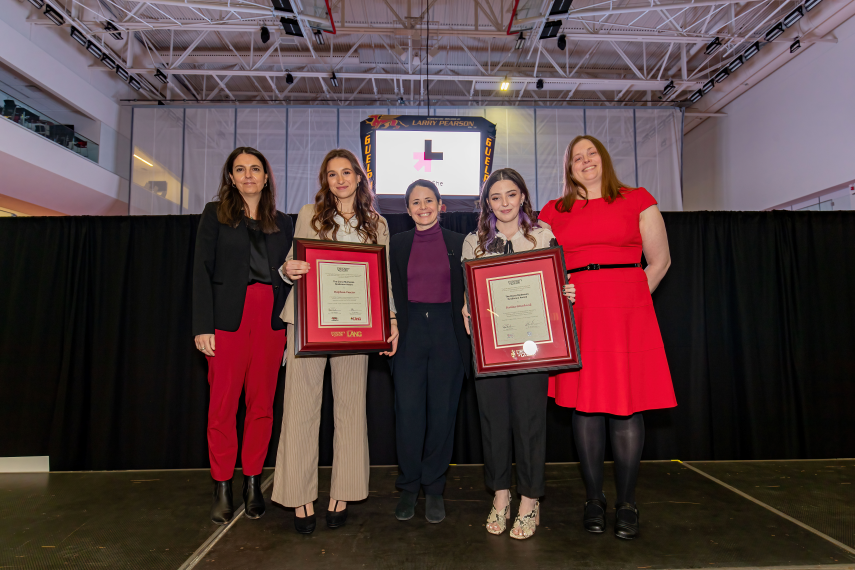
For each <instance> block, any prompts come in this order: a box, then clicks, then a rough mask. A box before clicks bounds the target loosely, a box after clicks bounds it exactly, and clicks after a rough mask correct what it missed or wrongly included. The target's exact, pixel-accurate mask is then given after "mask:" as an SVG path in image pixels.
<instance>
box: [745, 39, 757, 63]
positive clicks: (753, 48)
mask: <svg viewBox="0 0 855 570" xmlns="http://www.w3.org/2000/svg"><path fill="white" fill-rule="evenodd" d="M759 51H760V42H754V43H753V44H751V45H750V46H748V47H747V48H746V49H745V51H744V52H742V60H743V63H744V62H746V61H748V60H749V59H751V58H752V57H754V56H755V55H757V53H758V52H759Z"/></svg>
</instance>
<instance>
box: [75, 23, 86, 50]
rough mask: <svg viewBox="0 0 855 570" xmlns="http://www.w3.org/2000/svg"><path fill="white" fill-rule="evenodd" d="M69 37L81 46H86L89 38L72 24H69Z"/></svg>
mask: <svg viewBox="0 0 855 570" xmlns="http://www.w3.org/2000/svg"><path fill="white" fill-rule="evenodd" d="M71 38H72V39H73V40H74V41H76V42H77V43H79V44H80V45H82V46H83V47H86V42H88V41H89V38H87V37H86V35H84V33H83V32H81V31H80V30H78V29H77V28H75V27H74V26H71Z"/></svg>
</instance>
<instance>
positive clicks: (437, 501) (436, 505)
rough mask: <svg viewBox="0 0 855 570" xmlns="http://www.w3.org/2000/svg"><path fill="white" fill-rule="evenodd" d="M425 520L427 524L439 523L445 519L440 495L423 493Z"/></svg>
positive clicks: (443, 503) (443, 502)
mask: <svg viewBox="0 0 855 570" xmlns="http://www.w3.org/2000/svg"><path fill="white" fill-rule="evenodd" d="M425 518H426V519H427V522H429V523H434V524H435V523H441V522H442V521H443V520H444V519H445V501H443V500H442V495H428V494H427V493H425Z"/></svg>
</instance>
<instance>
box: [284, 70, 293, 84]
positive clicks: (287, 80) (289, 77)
mask: <svg viewBox="0 0 855 570" xmlns="http://www.w3.org/2000/svg"><path fill="white" fill-rule="evenodd" d="M285 83H287V84H288V85H293V84H294V76H293V75H291V74H290V73H286V74H285Z"/></svg>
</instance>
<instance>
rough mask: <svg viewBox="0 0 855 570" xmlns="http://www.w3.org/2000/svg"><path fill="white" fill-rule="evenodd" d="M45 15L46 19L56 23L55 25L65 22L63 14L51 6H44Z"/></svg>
mask: <svg viewBox="0 0 855 570" xmlns="http://www.w3.org/2000/svg"><path fill="white" fill-rule="evenodd" d="M45 16H46V17H47V19H48V20H50V21H51V22H53V23H54V24H56V25H57V26H61V25H63V24H64V23H65V16H63V15H62V14H60V13H59V12H57V11H56V10H54V9H53V8H51V7H50V6H45Z"/></svg>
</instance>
